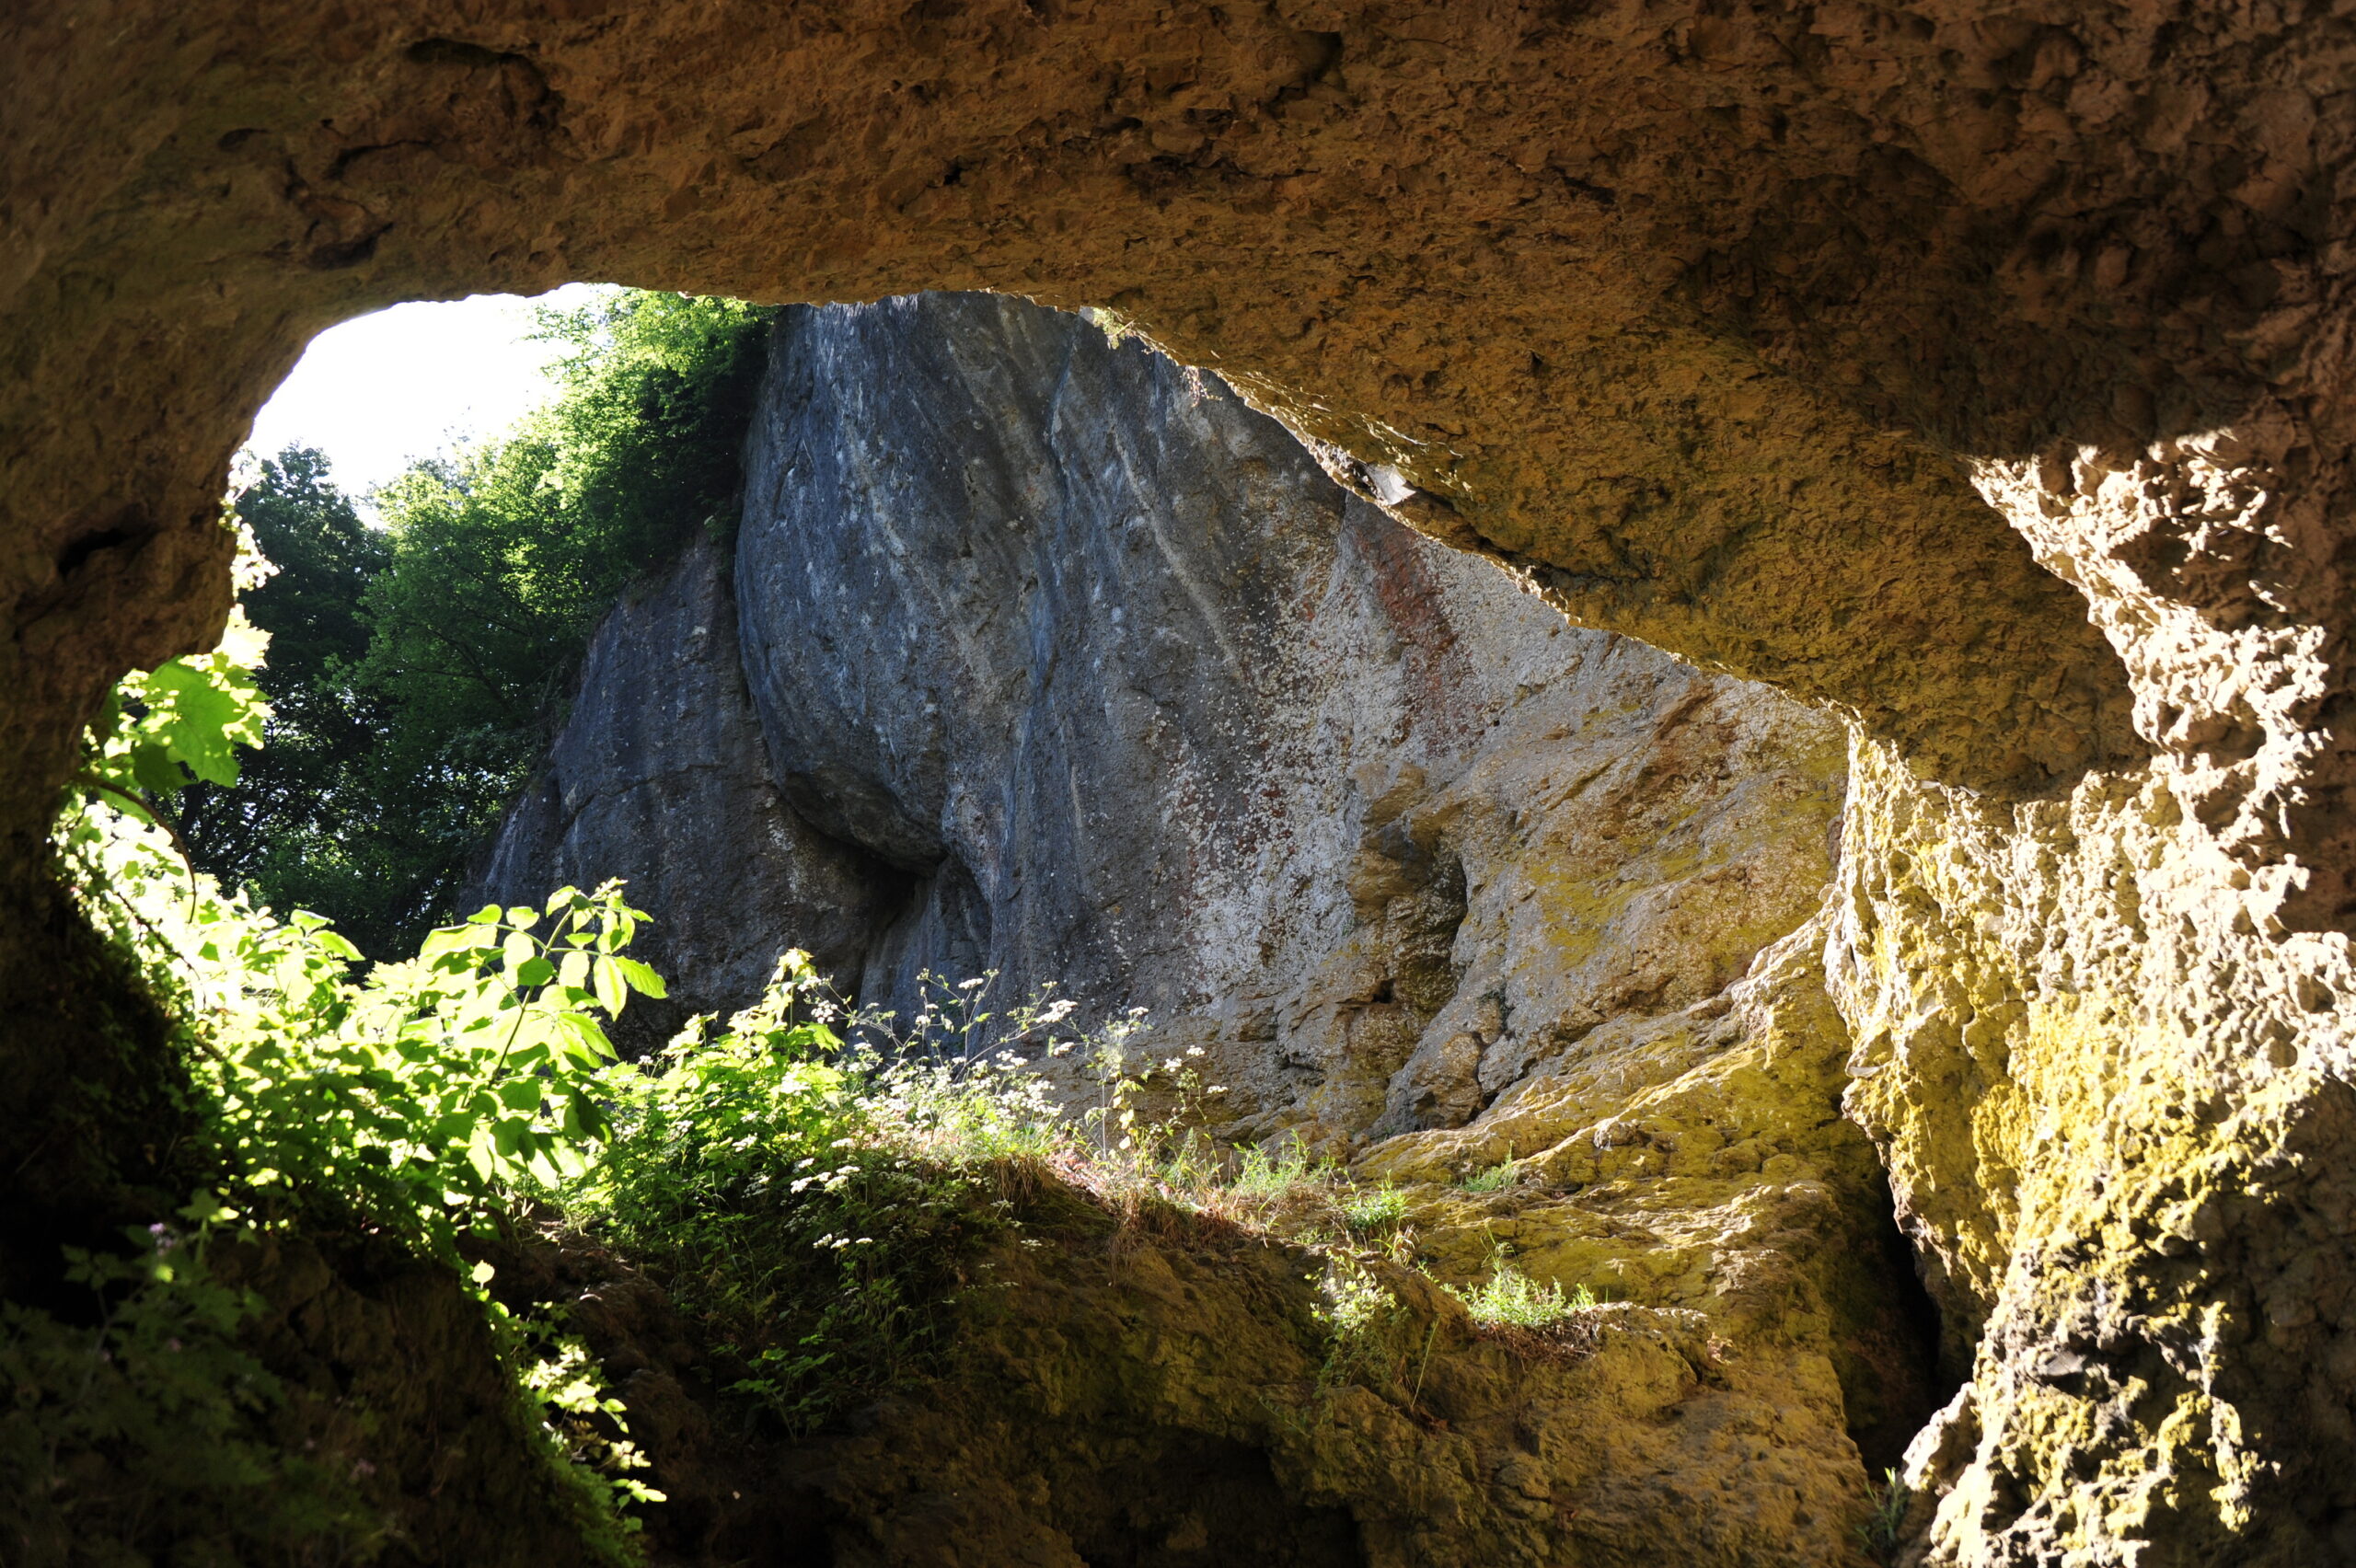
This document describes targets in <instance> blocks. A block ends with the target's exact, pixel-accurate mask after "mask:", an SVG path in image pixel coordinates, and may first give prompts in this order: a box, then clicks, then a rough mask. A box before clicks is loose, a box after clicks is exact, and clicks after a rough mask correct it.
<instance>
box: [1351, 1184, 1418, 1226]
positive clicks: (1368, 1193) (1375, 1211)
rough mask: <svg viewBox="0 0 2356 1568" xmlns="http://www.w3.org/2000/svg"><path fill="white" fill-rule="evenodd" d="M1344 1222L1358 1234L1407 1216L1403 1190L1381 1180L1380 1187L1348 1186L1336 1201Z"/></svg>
mask: <svg viewBox="0 0 2356 1568" xmlns="http://www.w3.org/2000/svg"><path fill="white" fill-rule="evenodd" d="M1338 1206H1339V1207H1340V1208H1341V1211H1342V1219H1343V1221H1344V1223H1345V1224H1346V1225H1348V1226H1349V1228H1350V1229H1351V1230H1352V1231H1353V1232H1355V1233H1357V1234H1359V1235H1364V1234H1365V1233H1367V1232H1368V1231H1370V1230H1388V1229H1391V1228H1393V1227H1395V1226H1396V1225H1398V1223H1399V1222H1400V1221H1401V1220H1403V1219H1404V1218H1406V1217H1407V1194H1406V1193H1403V1192H1401V1191H1400V1190H1399V1188H1398V1186H1397V1185H1396V1184H1395V1183H1394V1182H1391V1181H1389V1180H1387V1179H1386V1180H1385V1181H1384V1182H1383V1183H1382V1185H1381V1186H1380V1187H1355V1186H1354V1187H1352V1188H1350V1189H1349V1190H1348V1191H1347V1192H1345V1193H1343V1194H1342V1196H1341V1200H1340V1203H1339V1205H1338Z"/></svg>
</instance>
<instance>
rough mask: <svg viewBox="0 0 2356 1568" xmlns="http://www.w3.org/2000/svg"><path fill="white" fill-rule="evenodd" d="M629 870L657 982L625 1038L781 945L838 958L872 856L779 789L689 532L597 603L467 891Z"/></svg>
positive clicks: (584, 879)
mask: <svg viewBox="0 0 2356 1568" xmlns="http://www.w3.org/2000/svg"><path fill="white" fill-rule="evenodd" d="M608 877H621V878H624V879H626V880H627V881H628V882H629V896H630V899H631V901H632V902H633V903H634V904H635V905H637V906H638V907H640V908H641V909H646V910H648V911H649V912H650V913H653V914H654V915H655V920H654V922H653V925H652V926H651V927H649V928H645V929H644V930H643V931H641V934H640V936H639V938H638V940H636V942H635V943H633V945H632V951H635V952H636V953H638V954H639V956H641V958H643V959H645V960H646V961H647V962H648V963H652V964H653V965H654V966H655V967H656V969H657V970H658V971H659V972H660V973H662V974H664V976H665V977H666V978H667V979H669V981H670V983H671V984H670V996H669V997H668V999H667V1000H656V999H653V998H651V997H640V998H637V999H635V1000H634V1001H633V1002H632V1003H631V1005H630V1008H629V1011H628V1012H626V1013H625V1014H624V1015H623V1018H622V1020H621V1021H620V1024H619V1027H618V1039H619V1041H620V1042H621V1043H623V1044H624V1045H625V1046H627V1047H631V1048H635V1049H640V1050H642V1049H644V1048H646V1047H647V1046H649V1045H652V1044H658V1043H661V1041H662V1039H663V1038H664V1036H665V1035H666V1034H668V1033H669V1032H670V1031H671V1030H673V1029H676V1027H677V1026H678V1024H679V1023H680V1022H681V1021H682V1020H684V1019H685V1018H686V1017H687V1014H689V1013H693V1012H715V1011H716V1012H727V1011H731V1010H733V1009H735V1008H738V1007H741V1006H743V1005H744V1004H745V1002H747V1001H749V1000H750V999H751V998H752V997H756V996H758V995H759V994H760V989H761V986H762V985H763V984H764V983H765V982H766V981H767V980H768V977H769V973H770V971H771V969H772V968H773V967H774V966H775V964H776V963H777V958H778V954H780V952H782V951H785V950H786V949H787V948H789V947H802V948H806V949H808V950H809V951H811V952H812V953H813V954H814V955H815V956H816V957H817V958H818V960H819V961H820V962H821V963H826V964H827V965H828V966H830V967H832V968H837V969H855V968H856V967H857V966H858V963H859V962H860V956H861V954H862V953H863V952H864V951H865V949H866V945H867V942H868V940H869V938H870V934H871V929H872V926H873V924H874V921H875V918H876V915H877V913H878V910H879V907H880V906H882V905H883V902H884V901H885V900H886V899H888V898H889V897H890V896H891V894H893V893H894V892H895V888H894V885H893V880H892V878H891V875H890V873H889V871H888V869H887V868H884V867H882V866H879V865H877V864H875V863H874V862H872V861H871V860H870V859H868V858H867V857H865V856H863V855H861V854H860V852H859V851H858V850H857V849H855V848H853V847H849V846H848V845H845V844H842V843H839V842H837V841H835V840H832V839H829V838H827V837H826V836H825V835H823V834H821V833H819V832H817V831H816V830H814V829H813V828H812V827H811V826H810V825H809V824H807V823H805V822H803V820H802V818H801V817H799V816H797V815H796V814H795V813H793V812H792V811H791V809H790V808H788V807H787V806H785V805H784V804H783V803H782V802H781V801H780V800H779V799H778V794H777V790H776V786H775V785H774V784H772V783H771V782H770V779H769V776H768V760H767V757H766V755H764V753H763V750H762V746H761V735H760V730H759V727H758V725H757V724H756V721H755V720H754V717H753V709H752V703H751V701H750V700H749V699H748V698H747V697H746V695H745V677H744V673H743V670H742V667H741V665H740V663H739V660H738V656H737V646H736V605H735V600H734V598H733V595H732V594H730V592H729V587H728V578H727V555H726V552H725V551H724V550H723V549H722V548H720V547H718V546H716V545H713V544H711V543H710V542H709V541H699V542H698V543H697V544H695V545H693V546H691V547H690V548H688V549H687V552H686V553H685V554H684V555H683V556H681V557H680V558H679V559H677V560H676V561H675V562H674V563H672V565H671V566H670V567H669V568H668V569H667V570H666V571H664V572H663V574H662V575H661V576H660V577H658V578H656V579H655V580H654V581H653V582H646V583H642V584H641V585H639V587H637V588H636V589H634V590H633V591H632V592H631V593H630V594H629V595H628V596H627V597H625V598H624V600H623V601H622V602H621V603H620V604H618V605H615V606H614V608H613V609H612V611H610V612H609V613H608V614H607V615H606V619H605V621H604V622H603V624H601V625H600V626H599V627H598V628H597V631H596V633H595V636H594V637H592V638H591V640H590V643H589V651H588V654H587V656H586V658H585V659H584V661H583V669H582V675H581V686H580V690H579V692H578V693H577V694H576V696H575V698H574V701H573V708H572V717H571V720H570V721H569V722H568V723H567V724H566V726H565V728H564V731H563V732H562V733H561V734H560V735H559V736H558V738H557V741H556V744H555V745H554V746H553V747H552V748H551V749H550V752H549V759H548V763H547V766H546V767H544V768H543V769H542V771H541V773H540V776H539V777H538V778H536V779H534V780H533V782H532V784H531V787H530V788H529V789H528V790H526V791H525V795H524V797H523V799H522V800H520V801H517V802H516V803H515V805H514V807H513V808H512V809H511V810H510V812H509V813H508V816H507V820H506V822H505V823H504V824H502V827H501V832H500V836H499V840H498V843H497V846H496V847H495V848H494V849H493V851H492V856H491V861H490V863H489V864H488V866H487V867H486V868H485V870H484V871H483V874H482V876H481V878H480V885H479V888H478V889H477V891H476V892H475V894H473V895H471V896H470V898H469V903H479V902H483V901H485V900H489V901H493V902H497V903H502V904H514V903H526V904H531V903H537V902H539V901H540V900H542V899H544V898H546V897H547V895H548V894H549V892H550V891H552V890H553V889H555V888H559V887H562V886H564V885H566V884H568V883H571V884H573V885H576V886H580V887H594V886H595V885H596V884H597V883H598V882H603V881H605V880H606V878H608Z"/></svg>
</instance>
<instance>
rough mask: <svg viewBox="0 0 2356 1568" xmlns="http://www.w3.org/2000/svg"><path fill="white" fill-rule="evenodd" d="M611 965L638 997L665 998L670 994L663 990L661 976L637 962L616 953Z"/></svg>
mask: <svg viewBox="0 0 2356 1568" xmlns="http://www.w3.org/2000/svg"><path fill="white" fill-rule="evenodd" d="M613 963H614V967H615V968H617V969H619V970H620V971H621V972H622V978H623V979H625V980H627V981H629V987H630V989H631V990H633V991H636V992H637V993H638V994H639V995H640V996H641V997H665V996H668V995H669V994H670V993H669V992H668V991H666V990H665V989H664V986H663V976H661V975H660V974H655V973H654V971H653V970H652V969H650V968H648V967H647V966H646V965H645V964H643V963H639V961H638V960H636V959H634V958H624V957H622V956H620V955H619V954H616V955H615V957H614V961H613Z"/></svg>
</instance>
